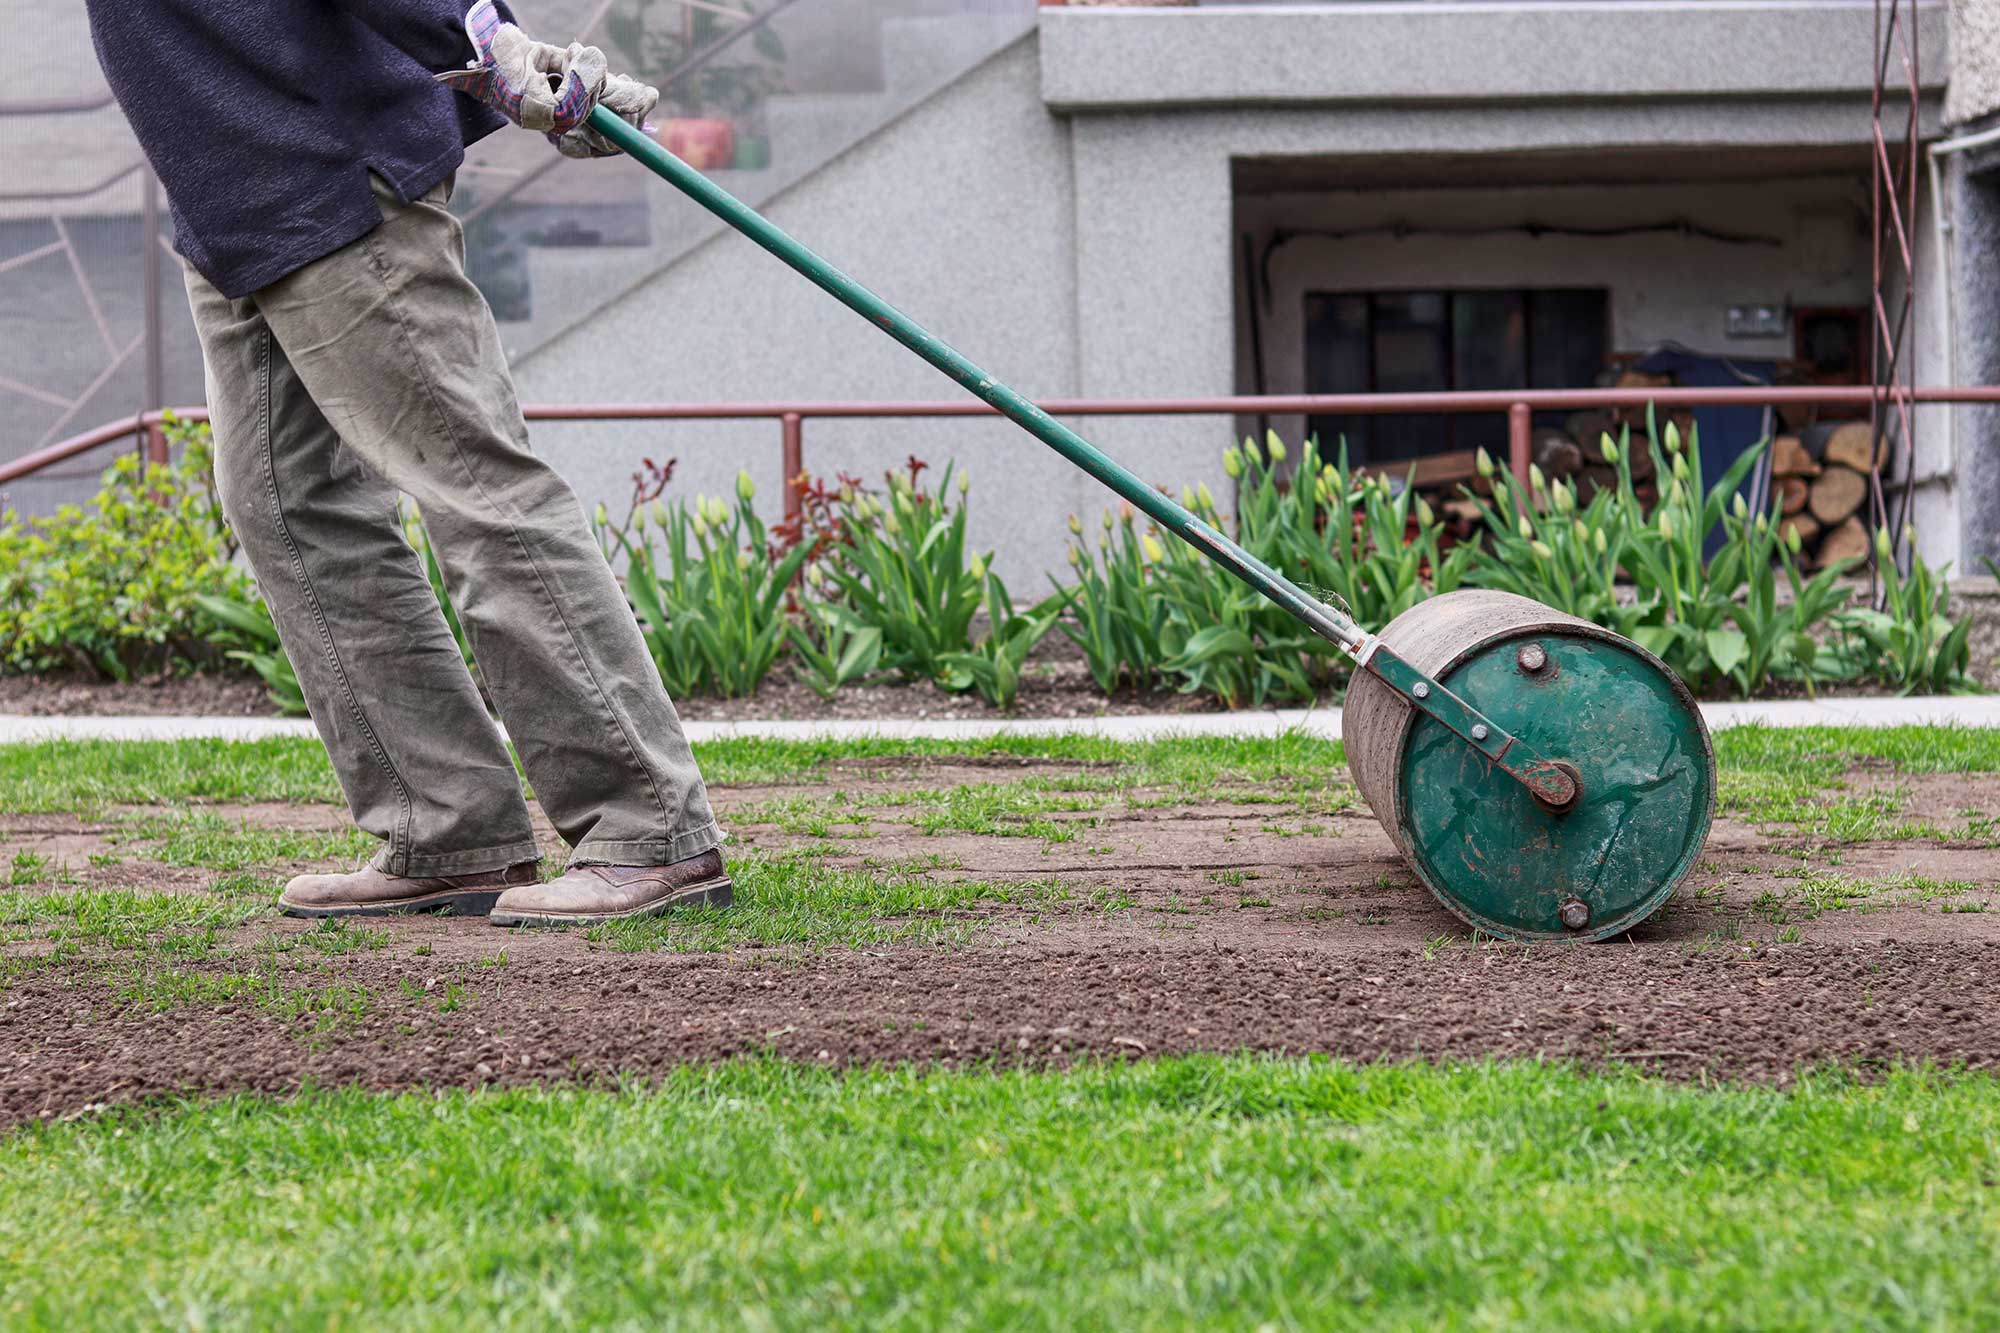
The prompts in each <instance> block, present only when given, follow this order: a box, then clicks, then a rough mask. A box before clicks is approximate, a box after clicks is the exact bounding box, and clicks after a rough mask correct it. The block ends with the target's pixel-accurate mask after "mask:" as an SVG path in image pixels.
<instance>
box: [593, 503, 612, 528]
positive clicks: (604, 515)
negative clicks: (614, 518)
mask: <svg viewBox="0 0 2000 1333" xmlns="http://www.w3.org/2000/svg"><path fill="white" fill-rule="evenodd" d="M591 518H593V519H594V520H596V522H597V526H598V527H600V528H601V527H604V526H606V525H608V524H609V523H610V522H611V515H610V513H609V512H608V511H606V509H605V508H604V506H603V505H599V506H597V509H596V510H595V512H593V513H592V514H591Z"/></svg>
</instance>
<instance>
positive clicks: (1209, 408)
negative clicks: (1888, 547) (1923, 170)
mask: <svg viewBox="0 0 2000 1333" xmlns="http://www.w3.org/2000/svg"><path fill="white" fill-rule="evenodd" d="M1884 392H1885V391H1884V390H1882V389H1876V388H1870V387H1868V386H1866V385H1855V386H1852V387H1848V386H1834V387H1829V386H1824V385H1781V386H1773V387H1769V388H1757V387H1743V388H1737V387H1731V388H1713V389H1493V390H1455V391H1452V392H1441V393H1351V394H1265V395H1261V396H1244V397H1230V398H1132V399H1121V398H1051V399H1047V400H1045V401H1044V402H1043V403H1042V404H1041V406H1042V408H1043V409H1044V410H1045V411H1047V412H1049V413H1050V414H1051V415H1054V416H1058V417H1150V416H1218V417H1234V416H1256V415H1258V414H1260V413H1264V414H1278V413H1314V414H1316V413H1325V414H1328V415H1333V414H1339V415H1351V416H1369V415H1378V414H1381V415H1397V414H1407V413H1438V412H1449V413H1500V414H1504V415H1505V416H1506V417H1507V426H1508V430H1507V438H1508V462H1509V465H1510V466H1511V467H1512V468H1513V470H1514V473H1515V475H1516V476H1519V477H1521V478H1522V479H1523V480H1526V478H1527V475H1528V463H1529V461H1530V450H1531V448H1532V445H1533V442H1534V441H1533V436H1534V429H1533V425H1534V414H1535V413H1537V412H1549V411H1565V412H1569V411H1579V410H1586V409H1590V408H1619V407H1639V408H1643V407H1646V406H1647V405H1649V404H1650V405H1652V406H1655V407H1660V408H1667V409H1674V408H1683V407H1716V406H1739V407H1765V406H1770V407H1783V406H1787V405H1811V404H1815V403H1817V404H1822V405H1829V406H1839V407H1873V406H1874V405H1876V404H1877V403H1878V402H1879V401H1880V400H1881V398H1882V396H1883V394H1884ZM1903 392H1907V393H1908V394H1909V396H1910V398H1911V401H1912V402H1916V403H1996V404H2000V385H1970V386H1958V387H1944V386H1929V387H1923V388H1916V389H1905V390H1904V391H1903ZM522 410H523V411H524V412H525V414H526V415H527V418H528V420H530V421H758V420H761V421H775V422H777V423H778V427H779V441H780V448H781V450H782V455H781V456H782V460H783V467H784V475H785V476H786V477H788V478H789V477H796V476H798V475H799V474H800V473H802V472H804V471H805V470H806V466H805V423H806V422H807V421H809V420H812V419H814V418H822V419H827V420H835V419H849V420H853V419H865V420H894V419H910V418H917V419H928V418H937V419H949V418H955V417H985V416H997V415H999V414H998V413H997V412H996V411H995V410H994V409H993V408H991V407H989V406H988V405H986V404H985V403H983V402H980V401H979V400H978V399H975V398H961V399H950V400H947V401H943V402H930V403H923V402H918V403H879V402H854V403H841V402H796V403H529V404H527V405H526V406H525V407H524V408H523V409H522ZM172 414H173V415H174V416H177V417H179V418H181V419H182V420H185V421H205V420H207V419H208V413H207V411H206V409H203V408H198V407H189V408H176V409H172ZM165 415H166V413H164V412H141V413H139V414H138V415H137V416H131V417H126V418H124V419H122V420H119V421H113V422H109V423H107V424H106V425H103V426H99V427H98V428H97V429H96V430H92V431H86V432H84V433H83V434H81V435H76V436H72V437H71V438H69V439H67V440H64V441H62V442H61V443H60V444H52V445H49V446H48V447H47V448H44V449H37V450H36V451H35V452H33V453H31V454H27V455H25V456H23V457H21V458H17V459H15V460H14V461H13V462H11V463H0V486H4V485H6V484H7V483H9V482H12V481H17V480H19V479H20V478H22V477H26V476H29V475H31V474H33V473H35V472H38V471H40V470H41V469H43V468H47V467H52V466H54V465H55V464H57V463H60V462H63V461H64V460H66V459H70V458H74V457H76V456H77V455H78V454H83V453H88V452H89V451H90V450H92V449H98V448H102V447H103V446H104V445H107V444H111V443H113V442H115V441H117V440H121V439H130V438H133V437H135V436H139V437H143V438H144V440H145V446H144V447H145V449H146V452H147V454H148V456H149V457H151V458H153V459H155V460H157V461H162V462H164V461H165V459H166V456H167V439H166V435H165V433H164V432H163V431H162V430H161V428H160V427H161V421H162V419H163V418H164V416H165ZM797 501H798V497H797V495H796V494H795V493H794V492H793V491H792V490H791V488H790V487H787V488H786V495H785V512H786V517H788V518H790V517H793V516H794V515H795V514H796V509H797Z"/></svg>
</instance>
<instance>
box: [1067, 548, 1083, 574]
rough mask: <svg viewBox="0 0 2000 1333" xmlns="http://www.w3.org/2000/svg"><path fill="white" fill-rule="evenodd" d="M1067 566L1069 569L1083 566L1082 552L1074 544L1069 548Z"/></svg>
mask: <svg viewBox="0 0 2000 1333" xmlns="http://www.w3.org/2000/svg"><path fill="white" fill-rule="evenodd" d="M1069 567H1070V568H1071V569H1082V568H1083V552H1082V551H1079V550H1077V549H1076V547H1075V546H1074V545H1071V547H1070V548H1069Z"/></svg>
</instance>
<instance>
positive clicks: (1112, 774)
mask: <svg viewBox="0 0 2000 1333" xmlns="http://www.w3.org/2000/svg"><path fill="white" fill-rule="evenodd" d="M694 749H695V757H696V758H697V759H698V760H699V761H700V763H701V767H702V771H703V773H704V774H706V776H707V777H708V780H709V781H710V782H713V783H720V784H741V783H783V782H801V781H807V780H811V779H813V778H814V777H815V776H816V775H817V774H819V773H820V772H821V770H822V769H823V768H824V767H825V766H826V765H827V764H830V763H835V762H839V761H843V760H845V761H852V760H857V759H884V758H888V759H894V758H912V759H923V758H951V757H953V756H960V755H970V756H973V757H991V756H1008V757H1015V758H1024V759H1047V760H1056V761H1063V762H1068V763H1075V764H1089V765H1095V766H1097V768H1098V771H1095V772H1092V771H1085V772H1083V773H1078V774H1069V775H1065V776H1063V777H1061V778H1055V779H1046V780H1043V781H1042V783H1041V786H1040V788H1039V790H1045V791H1048V792H1052V793H1053V792H1065V793H1072V794H1084V793H1093V792H1097V793H1108V792H1122V791H1128V790H1131V789H1133V788H1136V787H1157V788H1170V789H1177V790H1179V791H1182V792H1187V793H1193V794H1206V793H1208V792H1209V791H1211V790H1212V789H1213V788H1215V787H1216V786H1218V785H1230V786H1239V787H1243V788H1255V789H1257V794H1261V795H1262V797H1263V799H1264V800H1266V801H1279V800H1290V799H1294V798H1307V799H1317V798H1320V797H1323V796H1324V795H1325V794H1327V793H1328V792H1331V791H1334V790H1335V789H1345V788H1346V787H1347V785H1348V784H1347V760H1346V752H1345V751H1344V750H1343V749H1342V748H1341V744H1340V742H1339V741H1326V740H1319V739H1316V738H1314V737H1311V736H1306V735H1303V734H1300V733H1296V732H1294V733H1290V734H1287V735H1283V736H1275V737H1249V738H1239V739H1217V738H1212V737H1194V738H1185V739H1168V740H1155V741H1142V742H1131V741H1112V740H1103V739H1099V738H1096V737H1088V736H1002V737H993V738H988V739H985V740H972V741H929V740H893V739H881V738H872V739H864V740H805V741H779V740H764V739H758V738H752V737H736V738H731V739H727V740H719V741H710V742H707V743H704V744H701V745H697V746H695V747H694ZM1715 749H1716V757H1717V762H1718V767H1719V768H1720V771H1721V776H1722V785H1723V798H1724V802H1725V805H1727V804H1728V803H1729V802H1730V801H1731V800H1732V799H1734V800H1735V802H1736V803H1737V805H1738V806H1739V807H1741V808H1742V809H1743V810H1744V811H1745V812H1746V813H1749V814H1751V815H1757V814H1759V813H1762V812H1761V811H1760V810H1759V805H1758V803H1759V802H1761V801H1765V800H1776V799H1777V798H1778V796H1779V795H1782V794H1783V793H1782V792H1778V791H1774V788H1775V787H1777V786H1778V785H1780V784H1782V786H1783V787H1784V788H1786V789H1789V790H1790V791H1791V792H1792V793H1794V794H1797V793H1804V794H1807V795H1810V794H1813V793H1824V792H1825V791H1827V790H1829V789H1832V788H1833V787H1834V786H1835V784H1837V783H1838V782H1839V781H1840V780H1841V777H1842V775H1843V774H1844V773H1845V772H1846V770H1847V768H1848V767H1849V765H1851V764H1853V763H1856V762H1862V761H1880V762H1885V763H1888V764H1891V765H1893V766H1894V768H1895V769H1896V770H1897V771H1899V772H1904V773H1991V772H1996V771H2000V730H1993V729H1985V730H1980V729H1971V728H1954V727H1884V728H1857V727H1798V728H1769V727H1755V726H1751V727H1732V728H1730V729H1729V730H1727V731H1721V732H1717V733H1716V735H1715ZM339 799H340V792H339V789H338V788H337V787H336V786H335V785H334V781H333V770H332V769H331V767H330V766H329V765H328V764H327V761H326V754H325V752H324V751H323V750H322V749H321V748H320V746H319V743H318V742H317V741H315V740H310V739H304V738H298V739H292V738H285V739H275V740H263V741H217V740H182V741H90V740H81V741H79V740H64V741H38V742H31V743H27V744H18V745H0V810H4V811H9V812H15V813H47V812H52V811H53V812H92V811H98V810H102V809H105V808H107V807H110V806H116V805H146V804H160V805H171V804H175V803H179V802H185V801H190V800H200V801H338V800H339ZM1043 808H1044V809H1064V808H1069V809H1074V808H1078V806H1077V804H1076V802H1075V801H1074V800H1072V801H1069V802H1057V801H1054V800H1053V799H1051V800H1049V801H1047V802H1045V803H1044V805H1043ZM1776 813H1780V814H1783V813H1787V812H1785V811H1778V812H1776Z"/></svg>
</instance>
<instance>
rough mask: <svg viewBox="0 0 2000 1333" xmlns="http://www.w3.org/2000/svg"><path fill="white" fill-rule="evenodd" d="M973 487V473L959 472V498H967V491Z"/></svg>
mask: <svg viewBox="0 0 2000 1333" xmlns="http://www.w3.org/2000/svg"><path fill="white" fill-rule="evenodd" d="M971 489H972V474H971V473H970V472H961V473H959V474H958V498H959V499H961V500H963V499H964V498H965V493H966V492H967V491H969V490H971Z"/></svg>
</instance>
